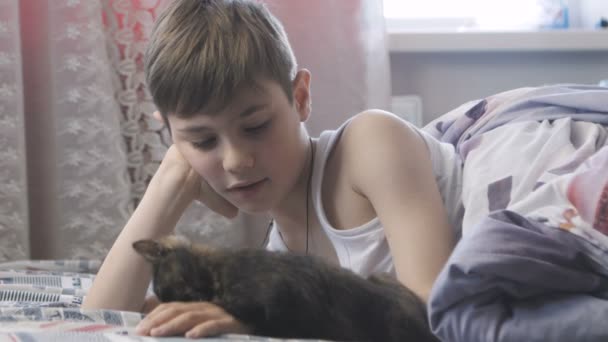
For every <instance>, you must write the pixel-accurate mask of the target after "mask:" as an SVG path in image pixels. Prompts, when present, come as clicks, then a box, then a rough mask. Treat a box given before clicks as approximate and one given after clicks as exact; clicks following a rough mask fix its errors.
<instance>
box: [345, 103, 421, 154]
mask: <svg viewBox="0 0 608 342" xmlns="http://www.w3.org/2000/svg"><path fill="white" fill-rule="evenodd" d="M410 136H411V137H415V136H417V134H416V127H414V126H413V125H411V124H409V123H407V122H406V121H405V120H403V119H401V118H400V117H398V116H396V115H395V114H392V113H390V112H387V111H384V110H380V109H369V110H366V111H363V112H360V113H358V114H356V115H355V116H353V117H352V118H351V119H350V120H349V122H348V125H347V126H346V127H345V128H344V131H343V133H342V136H341V137H340V140H339V141H338V144H339V146H340V149H342V150H343V151H344V152H345V153H354V154H360V153H361V152H373V151H374V149H375V148H381V147H382V146H383V145H385V144H391V143H393V142H394V143H399V142H401V141H403V138H404V137H405V138H408V137H410ZM376 152H380V151H376Z"/></svg>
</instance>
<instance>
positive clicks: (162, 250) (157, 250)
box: [133, 240, 168, 263]
mask: <svg viewBox="0 0 608 342" xmlns="http://www.w3.org/2000/svg"><path fill="white" fill-rule="evenodd" d="M133 249H135V251H136V252H137V253H139V254H140V255H141V256H143V257H144V259H146V260H148V261H150V262H152V263H154V262H158V261H159V260H160V259H161V258H163V257H164V256H166V255H167V252H168V249H167V247H165V246H164V245H163V244H161V243H160V242H158V241H154V240H139V241H135V242H133Z"/></svg>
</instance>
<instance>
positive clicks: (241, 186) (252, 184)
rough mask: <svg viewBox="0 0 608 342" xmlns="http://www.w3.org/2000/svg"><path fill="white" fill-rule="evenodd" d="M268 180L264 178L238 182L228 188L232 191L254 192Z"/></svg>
mask: <svg viewBox="0 0 608 342" xmlns="http://www.w3.org/2000/svg"><path fill="white" fill-rule="evenodd" d="M266 180H267V179H266V178H263V179H261V180H258V181H248V182H237V183H235V184H232V185H230V186H229V187H228V188H227V189H226V190H227V191H228V192H230V193H244V192H253V191H255V190H257V189H258V188H260V186H261V185H262V184H264V183H265V182H266Z"/></svg>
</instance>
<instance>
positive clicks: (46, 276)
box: [0, 84, 608, 342]
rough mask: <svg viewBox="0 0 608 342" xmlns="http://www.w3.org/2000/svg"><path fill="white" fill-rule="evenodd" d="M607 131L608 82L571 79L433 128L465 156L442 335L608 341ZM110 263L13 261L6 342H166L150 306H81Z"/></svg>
mask: <svg viewBox="0 0 608 342" xmlns="http://www.w3.org/2000/svg"><path fill="white" fill-rule="evenodd" d="M607 126H608V88H603V87H594V86H583V85H569V84H564V85H552V86H543V87H537V88H521V89H515V90H512V91H508V92H505V93H500V94H496V95H493V96H489V97H487V98H484V99H480V100H476V101H471V102H469V103H466V104H464V105H462V106H461V107H458V108H456V109H455V110H453V111H451V112H450V113H447V114H445V115H443V116H442V117H440V118H438V119H437V120H435V121H434V122H432V123H431V124H429V125H427V126H426V127H425V128H424V129H425V131H427V132H428V133H430V134H431V135H433V136H435V137H436V138H437V139H439V140H441V141H444V142H447V143H450V144H453V145H454V146H455V148H456V151H457V153H458V155H459V156H460V158H461V160H462V165H463V179H462V186H463V194H462V201H463V206H464V208H465V211H464V218H463V225H462V226H463V229H462V231H461V232H460V235H461V238H460V240H459V242H458V244H457V246H456V248H455V250H454V252H453V253H452V255H451V256H450V258H449V260H448V262H447V264H446V266H445V267H444V268H443V270H442V271H441V273H440V275H439V277H438V279H437V281H436V283H435V286H434V287H433V290H432V293H431V297H430V300H429V305H428V309H429V318H430V323H431V327H432V329H433V331H434V332H435V333H436V334H437V335H438V336H439V337H440V338H441V339H442V340H444V341H452V342H458V341H463V342H469V341H529V342H531V341H583V340H584V341H608V324H606V323H605V320H606V317H608V236H607V234H608V130H607V129H606V127H607ZM98 267H99V262H98V261H87V260H80V261H79V260H72V261H38V262H36V261H24V262H12V263H4V264H1V265H0V320H1V321H2V324H0V340H10V341H46V340H62V341H69V340H75V341H76V340H78V341H86V340H95V341H105V340H107V341H114V340H121V341H139V340H154V339H152V338H144V337H139V336H136V335H135V334H134V332H133V329H134V327H135V325H136V324H137V323H138V322H139V321H140V319H141V315H140V314H138V313H133V312H119V311H108V310H92V311H83V310H81V309H79V307H80V304H81V303H82V298H83V296H84V295H86V291H87V288H88V286H89V285H90V283H91V281H92V279H93V277H94V274H95V272H96V271H97V269H98ZM163 340H175V341H180V340H185V339H181V338H172V339H163ZM208 340H210V341H213V340H246V341H251V340H253V341H278V340H273V339H265V338H262V337H255V336H242V335H241V336H239V335H229V336H222V337H220V338H217V339H208Z"/></svg>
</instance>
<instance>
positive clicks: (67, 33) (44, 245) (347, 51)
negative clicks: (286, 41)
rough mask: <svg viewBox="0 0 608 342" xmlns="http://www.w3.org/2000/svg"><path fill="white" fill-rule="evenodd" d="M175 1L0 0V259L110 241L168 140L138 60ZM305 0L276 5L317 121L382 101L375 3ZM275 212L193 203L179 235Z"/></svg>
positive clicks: (238, 241) (240, 226) (254, 230)
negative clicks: (305, 73) (233, 211)
mask: <svg viewBox="0 0 608 342" xmlns="http://www.w3.org/2000/svg"><path fill="white" fill-rule="evenodd" d="M168 1H170V0H21V1H19V0H0V134H1V135H0V260H16V259H72V258H103V256H105V254H106V253H107V251H108V249H109V247H111V244H112V242H113V241H114V239H115V238H116V236H117V235H118V233H119V232H120V229H121V228H122V227H123V226H124V224H125V223H126V221H127V219H128V218H129V216H130V214H131V213H132V211H133V210H134V208H135V207H136V205H137V203H138V201H139V200H140V199H141V197H142V195H143V193H144V191H145V189H146V186H147V183H148V182H149V180H150V178H151V177H152V175H153V174H154V172H155V170H156V168H157V167H158V165H159V162H160V160H161V159H162V156H163V155H164V152H165V151H166V148H167V146H168V145H169V144H170V143H171V142H170V139H169V137H168V134H167V131H166V129H163V127H162V126H161V125H159V124H158V123H157V122H156V121H155V120H153V119H152V117H151V115H150V114H151V113H152V112H153V111H154V106H153V104H152V101H151V99H150V96H149V93H148V92H147V90H146V88H145V85H144V76H143V61H142V59H143V52H144V49H145V46H146V42H147V39H148V35H149V32H150V28H151V25H152V24H153V22H154V18H155V17H156V16H157V15H158V13H160V11H161V10H162V9H163V8H164V6H166V4H167V3H168ZM303 3H304V2H302V1H296V0H290V1H279V0H275V1H271V2H270V6H271V10H273V11H275V12H277V14H278V15H279V17H280V19H282V20H283V22H284V24H285V26H286V29H287V31H288V35H289V36H290V38H291V41H292V43H293V45H294V49H295V51H296V54H300V55H301V56H300V58H299V62H300V63H299V64H300V66H301V67H307V68H310V69H311V70H312V72H313V80H314V82H313V96H314V97H313V110H314V111H315V115H316V116H317V117H316V118H315V117H314V116H313V119H312V120H311V122H310V123H309V128H310V129H311V131H313V133H318V132H319V131H321V130H323V129H330V128H335V127H336V126H337V123H338V122H340V121H342V120H343V119H344V118H346V117H348V116H349V115H352V114H353V113H355V112H357V111H359V110H363V109H364V108H366V107H369V106H375V107H387V106H388V93H389V92H388V87H389V84H390V81H389V79H388V55H387V53H386V49H385V46H384V45H383V44H384V41H385V40H384V38H383V37H384V36H383V26H382V25H381V9H380V10H378V9H379V8H380V7H379V6H381V5H379V3H380V1H379V0H357V1H354V0H353V1H320V0H319V1H310V2H306V3H307V4H308V5H304V4H303ZM325 9H327V11H325ZM317 12H319V13H325V15H322V16H319V15H318V14H317ZM371 18H374V19H373V20H372V19H371ZM378 25H379V26H378ZM315 49H316V50H315ZM315 51H316V52H315ZM321 52H322V53H321ZM334 90H335V91H334ZM332 92H333V93H332ZM266 222H267V218H266V217H263V216H251V215H244V214H243V215H239V217H237V218H236V219H234V220H228V219H225V218H223V217H221V216H219V215H217V214H215V213H212V212H210V211H209V210H207V209H206V208H204V207H203V206H202V205H200V204H195V205H193V206H192V207H191V208H189V209H188V210H187V212H186V214H185V215H184V217H182V219H181V220H180V222H179V223H178V233H180V234H182V235H186V236H188V237H190V238H192V239H195V240H199V241H207V242H210V243H213V244H217V245H224V246H235V247H236V246H245V245H249V246H259V245H260V244H261V243H262V240H263V239H264V233H265V228H266Z"/></svg>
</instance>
